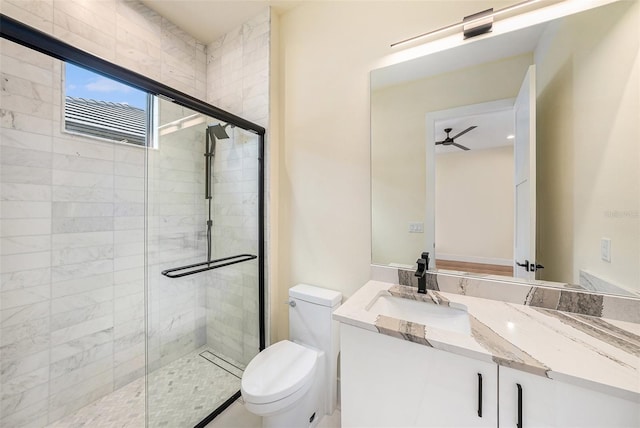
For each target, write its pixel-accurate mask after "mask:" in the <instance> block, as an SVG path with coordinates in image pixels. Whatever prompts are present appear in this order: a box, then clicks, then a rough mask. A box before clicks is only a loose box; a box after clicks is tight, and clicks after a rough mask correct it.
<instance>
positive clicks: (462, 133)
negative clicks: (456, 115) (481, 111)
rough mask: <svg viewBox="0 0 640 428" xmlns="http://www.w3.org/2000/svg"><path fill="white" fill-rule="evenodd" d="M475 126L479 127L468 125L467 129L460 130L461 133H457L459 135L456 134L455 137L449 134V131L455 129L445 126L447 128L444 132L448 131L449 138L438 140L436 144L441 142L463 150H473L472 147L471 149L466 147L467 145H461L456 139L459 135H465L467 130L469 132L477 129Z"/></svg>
mask: <svg viewBox="0 0 640 428" xmlns="http://www.w3.org/2000/svg"><path fill="white" fill-rule="evenodd" d="M475 128H477V126H470V127H468V128H467V129H465V130H464V131H462V132H460V133H459V134H457V135H455V136H453V137H450V136H449V133H450V132H451V131H453V129H452V128H445V129H444V132H446V133H447V138H445V139H444V140H442V141H436V146H437V145H439V144H441V145H443V146H456V147H457V148H459V149H462V150H471V149H470V148H468V147H465V146H463V145H460V144H458V143H456V142H455V141H454V140H455V139H456V138H458V137H459V136H461V135H464V134H466V133H467V132H469V131H471V130H472V129H475Z"/></svg>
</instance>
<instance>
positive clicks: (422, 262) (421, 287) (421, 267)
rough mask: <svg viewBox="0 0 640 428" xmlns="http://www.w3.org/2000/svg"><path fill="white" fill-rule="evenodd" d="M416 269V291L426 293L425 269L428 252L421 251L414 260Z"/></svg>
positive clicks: (427, 264) (427, 262)
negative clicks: (416, 265) (416, 264)
mask: <svg viewBox="0 0 640 428" xmlns="http://www.w3.org/2000/svg"><path fill="white" fill-rule="evenodd" d="M416 263H418V269H416V273H415V276H417V277H418V293H420V294H427V270H429V253H426V252H425V253H422V255H421V257H420V258H419V259H418V260H416Z"/></svg>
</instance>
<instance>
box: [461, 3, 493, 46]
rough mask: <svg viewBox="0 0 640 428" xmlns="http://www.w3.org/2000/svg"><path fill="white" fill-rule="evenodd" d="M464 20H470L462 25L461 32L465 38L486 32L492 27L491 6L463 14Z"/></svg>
mask: <svg viewBox="0 0 640 428" xmlns="http://www.w3.org/2000/svg"><path fill="white" fill-rule="evenodd" d="M483 17H484V19H483ZM466 21H471V22H470V23H468V24H463V26H462V34H464V38H465V39H468V38H470V37H475V36H479V35H480V34H485V33H488V32H490V31H491V29H492V28H493V8H490V9H487V10H483V11H482V12H478V13H474V14H473V15H468V16H465V17H464V18H463V19H462V22H463V23H464V22H466Z"/></svg>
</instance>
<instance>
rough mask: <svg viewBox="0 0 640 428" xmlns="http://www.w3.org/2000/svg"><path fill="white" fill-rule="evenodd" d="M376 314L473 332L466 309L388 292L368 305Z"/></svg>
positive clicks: (443, 328) (428, 325)
mask: <svg viewBox="0 0 640 428" xmlns="http://www.w3.org/2000/svg"><path fill="white" fill-rule="evenodd" d="M367 311H368V312H371V313H372V314H376V315H385V316H388V317H393V318H397V319H401V320H405V321H410V322H414V323H419V324H423V325H425V326H426V327H427V329H428V328H429V327H434V328H438V329H442V330H449V331H454V332H456V333H463V334H471V328H470V326H469V316H468V314H467V311H466V310H464V309H457V308H451V307H449V306H444V305H436V304H435V303H431V302H420V301H417V300H411V299H405V298H402V297H395V296H390V295H387V294H381V295H378V296H377V297H376V298H375V300H373V301H372V302H371V303H370V304H369V306H368V307H367Z"/></svg>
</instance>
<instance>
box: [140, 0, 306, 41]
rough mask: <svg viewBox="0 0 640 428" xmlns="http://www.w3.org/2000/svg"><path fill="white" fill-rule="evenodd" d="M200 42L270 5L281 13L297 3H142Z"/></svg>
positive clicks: (198, 0) (226, 0)
mask: <svg viewBox="0 0 640 428" xmlns="http://www.w3.org/2000/svg"><path fill="white" fill-rule="evenodd" d="M141 1H142V3H144V4H145V5H146V6H147V7H149V8H151V9H153V10H154V11H156V12H157V13H159V14H160V15H162V16H164V17H165V18H167V19H168V20H170V21H171V22H173V23H174V24H176V25H177V26H178V27H180V28H182V29H183V30H184V31H186V32H187V33H189V34H190V35H192V36H193V37H195V38H196V39H198V40H200V41H201V42H203V43H210V42H212V41H214V40H216V39H218V38H220V37H221V36H223V35H224V34H226V33H228V32H229V31H231V30H233V29H234V28H236V27H238V26H240V25H242V24H243V23H244V22H246V21H247V20H249V19H251V18H253V17H254V16H256V15H258V14H259V13H260V12H261V11H262V10H264V8H265V7H268V6H272V7H273V8H274V9H275V10H276V11H277V12H278V13H283V12H285V11H287V10H289V9H292V8H294V7H295V6H297V5H298V4H300V2H301V1H300V0H298V1H268V0H253V1H248V0H141Z"/></svg>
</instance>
